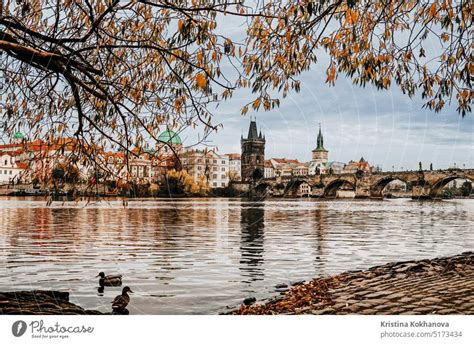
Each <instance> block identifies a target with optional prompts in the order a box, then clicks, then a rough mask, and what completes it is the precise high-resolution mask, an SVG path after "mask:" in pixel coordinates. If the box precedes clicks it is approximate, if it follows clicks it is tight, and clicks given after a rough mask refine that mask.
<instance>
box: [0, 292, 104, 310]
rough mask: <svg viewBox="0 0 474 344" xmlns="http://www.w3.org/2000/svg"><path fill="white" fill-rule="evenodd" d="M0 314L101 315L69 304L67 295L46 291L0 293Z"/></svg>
mask: <svg viewBox="0 0 474 344" xmlns="http://www.w3.org/2000/svg"><path fill="white" fill-rule="evenodd" d="M0 314H16V315H18V314H23V315H53V314H57V315H60V314H62V315H75V314H91V315H92V314H102V313H101V312H98V311H94V310H87V309H84V308H82V307H79V306H77V305H75V304H73V303H71V302H69V293H67V292H59V291H48V290H34V291H17V292H4V293H2V292H0Z"/></svg>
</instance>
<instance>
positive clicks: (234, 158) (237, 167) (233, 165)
mask: <svg viewBox="0 0 474 344" xmlns="http://www.w3.org/2000/svg"><path fill="white" fill-rule="evenodd" d="M224 155H225V156H226V157H228V158H229V181H231V182H233V181H240V180H242V175H241V174H240V173H241V169H242V164H241V160H240V154H238V153H230V154H224Z"/></svg>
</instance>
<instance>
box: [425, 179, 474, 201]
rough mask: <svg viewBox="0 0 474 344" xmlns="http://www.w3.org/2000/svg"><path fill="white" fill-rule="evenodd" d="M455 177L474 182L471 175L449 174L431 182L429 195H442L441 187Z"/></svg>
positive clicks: (433, 196) (436, 196) (439, 196)
mask: <svg viewBox="0 0 474 344" xmlns="http://www.w3.org/2000/svg"><path fill="white" fill-rule="evenodd" d="M456 179H465V180H469V181H470V182H471V183H474V178H472V177H471V176H467V175H463V174H461V175H460V174H453V175H450V176H445V177H443V178H441V179H439V180H437V181H436V182H434V183H433V185H432V186H431V190H430V196H431V197H432V198H441V197H442V196H443V194H442V190H443V188H444V187H445V186H446V185H448V184H449V183H450V182H452V181H453V180H456Z"/></svg>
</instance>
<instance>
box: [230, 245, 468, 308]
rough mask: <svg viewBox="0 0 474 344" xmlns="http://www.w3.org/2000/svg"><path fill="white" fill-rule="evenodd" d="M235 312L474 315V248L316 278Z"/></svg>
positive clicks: (243, 306)
mask: <svg viewBox="0 0 474 344" xmlns="http://www.w3.org/2000/svg"><path fill="white" fill-rule="evenodd" d="M230 314H391V315H393V314H423V315H426V314H474V252H465V253H462V254H460V255H457V256H453V257H447V258H436V259H431V260H427V259H426V260H419V261H407V262H401V263H390V264H386V265H382V266H377V267H373V268H371V269H369V270H367V271H353V272H345V273H342V274H340V275H337V276H333V277H321V278H316V279H314V280H312V281H310V282H307V283H303V284H299V285H296V286H294V287H292V288H291V289H289V290H288V291H286V292H285V293H284V294H283V296H282V297H279V298H275V299H273V300H270V301H268V302H266V303H264V304H254V305H242V306H241V307H240V308H239V309H236V310H234V311H232V312H230Z"/></svg>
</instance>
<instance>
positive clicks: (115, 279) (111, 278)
mask: <svg viewBox="0 0 474 344" xmlns="http://www.w3.org/2000/svg"><path fill="white" fill-rule="evenodd" d="M96 277H100V279H99V285H100V286H101V287H119V286H121V285H122V275H108V276H106V275H105V274H104V273H103V272H101V273H99V274H98V275H97V276H96Z"/></svg>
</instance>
